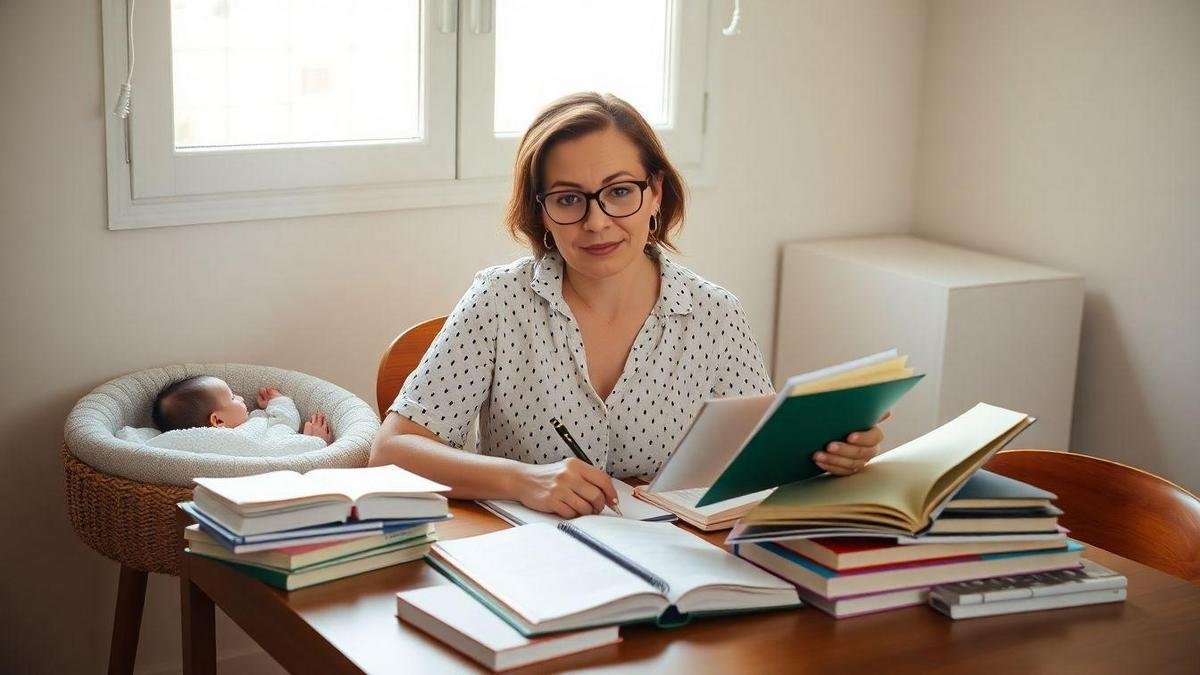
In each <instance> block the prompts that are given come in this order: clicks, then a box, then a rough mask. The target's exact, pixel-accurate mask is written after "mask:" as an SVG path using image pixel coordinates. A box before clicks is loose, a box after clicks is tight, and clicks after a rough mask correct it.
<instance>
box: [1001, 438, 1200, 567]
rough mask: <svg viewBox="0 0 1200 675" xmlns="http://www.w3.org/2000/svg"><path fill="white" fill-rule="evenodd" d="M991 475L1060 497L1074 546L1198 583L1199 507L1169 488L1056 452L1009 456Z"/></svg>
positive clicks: (1129, 470) (1102, 462) (1156, 479)
mask: <svg viewBox="0 0 1200 675" xmlns="http://www.w3.org/2000/svg"><path fill="white" fill-rule="evenodd" d="M986 468H987V469H988V470H989V471H993V472H995V473H999V474H1003V475H1005V476H1008V477H1010V478H1016V479H1017V480H1021V481H1024V482H1026V483H1029V484H1031V485H1036V486H1038V487H1040V488H1042V489H1044V490H1049V491H1051V492H1053V493H1054V494H1056V495H1058V500H1057V501H1056V503H1057V504H1058V507H1059V508H1061V509H1062V510H1063V516H1062V517H1061V518H1060V519H1059V522H1060V523H1061V524H1062V525H1063V527H1066V528H1068V529H1069V530H1071V537H1072V538H1075V539H1079V540H1080V541H1083V542H1086V543H1089V544H1094V545H1096V546H1099V547H1100V548H1103V549H1105V550H1107V551H1111V552H1112V553H1116V554H1117V555H1120V556H1124V557H1126V558H1129V559H1131V560H1136V561H1137V562H1140V563H1142V564H1144V565H1149V566H1150V567H1153V568H1155V569H1158V570H1161V571H1163V572H1166V573H1168V574H1173V575H1175V576H1177V577H1183V578H1185V579H1187V580H1189V581H1191V582H1192V583H1200V499H1197V498H1196V496H1195V495H1193V494H1192V493H1190V492H1188V491H1187V490H1185V489H1183V488H1181V487H1179V486H1178V485H1176V484H1174V483H1172V482H1171V481H1169V480H1167V479H1165V478H1162V477H1160V476H1156V475H1154V474H1152V473H1147V472H1145V471H1142V470H1141V469H1135V468H1134V467H1131V466H1126V465H1124V464H1121V463H1119V462H1114V461H1111V460H1107V459H1101V458H1099V457H1091V456H1088V455H1080V454H1077V453H1073V452H1061V451H1055V450H1005V451H1003V452H1000V453H997V454H996V456H995V457H993V458H992V460H991V461H990V462H989V463H988V465H987V467H986ZM1085 555H1086V552H1085Z"/></svg>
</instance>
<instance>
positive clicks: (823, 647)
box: [180, 502, 1200, 675]
mask: <svg viewBox="0 0 1200 675" xmlns="http://www.w3.org/2000/svg"><path fill="white" fill-rule="evenodd" d="M451 504H452V508H451V510H452V512H453V513H454V516H455V517H454V520H452V521H449V522H446V523H439V524H438V526H437V529H438V534H439V536H440V537H441V538H442V539H453V538H457V537H464V536H470V535H473V534H482V533H484V532H490V531H493V530H498V529H501V528H503V527H506V525H505V523H503V521H501V520H499V519H497V518H496V517H494V516H492V515H491V514H489V513H488V512H486V511H484V510H483V509H481V508H479V507H478V506H476V505H474V504H472V503H464V502H451ZM725 534H726V533H725V532H720V533H715V534H712V535H706V536H707V537H708V538H709V539H710V540H711V541H715V542H718V543H719V542H720V540H721V539H723V538H724V536H725ZM1085 555H1086V556H1087V557H1088V558H1090V559H1092V560H1095V561H1096V562H1099V563H1100V564H1102V565H1105V566H1108V567H1111V568H1112V569H1115V570H1118V571H1120V572H1122V573H1124V574H1125V575H1126V576H1127V577H1128V578H1129V598H1128V600H1127V601H1126V602H1124V603H1120V604H1110V605H1095V606H1091V607H1077V608H1070V609H1059V610H1053V611H1045V612H1035V613H1029V614H1016V615H1009V616H997V617H988V618H980V619H969V620H961V621H952V620H950V619H948V618H946V617H944V616H942V615H941V614H938V613H936V612H934V611H933V610H932V609H929V608H928V607H910V608H907V609H901V610H895V611H891V612H884V613H882V614H874V615H868V616H862V617H857V618H852V619H843V620H841V621H835V620H834V619H833V618H831V617H829V616H827V615H825V614H823V613H822V612H820V611H818V610H816V609H813V608H811V607H806V608H802V609H798V610H787V611H780V612H766V613H762V614H748V615H741V616H735V617H721V618H705V619H698V620H696V621H694V622H693V623H691V624H689V625H688V626H685V627H683V628H677V629H670V630H661V629H657V628H653V627H650V626H646V625H639V626H629V627H625V628H622V629H621V635H622V637H623V638H624V641H623V642H621V643H620V644H617V645H610V646H608V647H603V648H600V649H596V650H593V651H589V652H583V653H580V654H574V655H571V656H567V657H563V658H561V659H557V660H554V661H549V662H546V663H544V664H536V665H532V666H529V667H528V668H526V669H522V670H521V671H512V672H558V671H563V670H572V671H593V672H598V671H607V672H614V673H615V672H619V673H637V672H646V673H651V672H653V673H711V672H718V673H731V672H738V673H760V672H761V673H766V672H771V673H778V672H809V671H811V672H821V671H825V672H837V673H847V672H872V673H875V674H876V675H882V674H883V673H888V674H889V675H890V674H891V673H897V672H922V673H940V672H947V673H949V672H968V671H969V672H971V673H972V674H973V675H974V674H976V673H1104V672H1112V673H1135V674H1137V675H1150V674H1151V673H1153V674H1155V675H1158V674H1160V673H1173V672H1177V673H1192V674H1195V673H1200V586H1195V585H1192V584H1189V583H1188V582H1186V581H1183V580H1181V579H1177V578H1175V577H1172V576H1169V575H1166V574H1163V573H1161V572H1158V571H1156V570H1153V569H1151V568H1149V567H1146V566H1144V565H1140V564H1138V563H1135V562H1133V561H1130V560H1127V559H1125V558H1122V557H1120V556H1117V555H1114V554H1111V553H1108V552H1107V551H1102V550H1100V549H1096V548H1089V549H1088V550H1087V551H1086V552H1085ZM441 583H449V582H448V581H446V580H445V578H443V577H442V576H441V575H439V574H438V573H437V572H435V571H434V570H433V568H431V567H429V565H427V564H426V563H424V562H422V561H416V562H411V563H405V564H402V565H397V566H395V567H391V568H388V569H383V570H378V571H375V572H370V573H368V574H362V575H359V576H356V577H351V578H348V579H342V580H339V581H335V582H330V583H327V584H323V585H320V586H313V587H310V588H306V589H302V590H299V591H294V592H292V593H285V592H283V591H280V590H277V589H274V588H271V587H269V586H267V585H265V584H262V583H260V582H258V581H255V580H254V579H252V578H250V577H249V576H246V575H243V574H241V573H239V572H236V571H234V570H233V569H231V568H229V567H227V566H225V565H222V564H221V563H219V562H216V561H213V560H210V559H207V558H201V557H197V556H190V555H185V556H184V564H183V573H182V575H181V577H180V592H181V596H182V603H181V609H182V615H183V616H182V618H183V657H184V673H197V674H208V673H214V672H215V670H216V668H215V661H216V649H215V646H216V645H215V636H214V605H215V606H218V607H220V608H221V609H222V610H223V611H224V612H225V613H226V614H227V615H228V616H229V617H230V618H231V619H233V620H234V621H235V622H237V624H238V625H239V626H241V627H242V629H243V630H245V631H246V633H247V634H249V635H250V636H251V637H252V638H254V639H255V640H256V641H257V642H258V644H259V645H261V646H262V647H263V649H265V650H266V651H267V652H268V653H269V654H270V655H271V656H272V657H274V658H275V659H276V660H277V661H278V662H279V663H280V664H282V665H283V666H284V667H285V668H287V669H288V670H289V671H290V672H293V673H360V672H367V673H451V672H472V671H475V670H477V667H476V666H475V664H474V662H472V661H470V660H468V659H467V658H465V657H462V656H460V655H459V654H458V653H457V652H455V651H453V650H452V649H450V648H448V647H445V646H443V645H442V644H441V643H438V642H436V641H434V640H433V639H431V638H428V637H426V636H425V635H424V634H423V633H421V632H420V631H418V630H416V629H415V628H412V627H411V626H408V625H407V624H404V623H401V622H400V620H399V619H397V618H396V616H395V614H396V599H395V594H396V592H397V591H401V590H405V589H410V588H419V587H422V586H429V585H433V584H441Z"/></svg>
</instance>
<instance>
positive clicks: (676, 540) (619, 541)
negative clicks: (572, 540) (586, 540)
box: [574, 516, 795, 611]
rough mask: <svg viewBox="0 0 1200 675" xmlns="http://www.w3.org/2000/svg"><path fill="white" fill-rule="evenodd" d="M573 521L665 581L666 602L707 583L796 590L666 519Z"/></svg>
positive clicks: (674, 600)
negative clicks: (658, 520)
mask: <svg viewBox="0 0 1200 675" xmlns="http://www.w3.org/2000/svg"><path fill="white" fill-rule="evenodd" d="M574 524H575V525H576V527H578V528H579V529H581V530H584V531H585V532H587V533H588V534H590V535H591V536H592V537H594V538H595V539H598V540H600V541H602V542H604V543H605V544H606V545H607V546H608V547H609V548H612V549H614V550H616V551H617V552H619V553H620V554H621V555H623V556H625V557H626V558H628V559H630V560H632V561H634V562H636V563H637V564H639V565H641V566H642V567H645V568H646V569H648V570H651V571H652V572H654V574H655V575H657V576H659V577H661V578H662V579H664V580H666V582H667V583H668V584H669V585H670V590H669V591H668V593H667V599H668V600H670V601H671V604H678V602H679V600H680V598H682V597H683V596H684V595H687V594H688V593H689V592H692V591H696V590H698V589H700V588H703V587H706V586H735V587H743V588H746V589H763V590H770V591H782V592H784V593H787V592H789V591H790V592H792V593H793V594H794V591H795V588H794V587H793V586H792V585H791V584H789V583H787V582H785V581H783V580H781V579H779V578H777V577H775V576H774V575H771V574H768V573H767V572H764V571H762V570H760V569H759V568H757V567H755V566H754V565H751V564H750V563H748V562H746V561H744V560H742V559H740V558H737V557H734V556H733V554H731V553H729V552H727V551H725V549H722V548H720V547H718V546H714V545H712V544H710V543H708V542H707V541H704V540H703V539H701V538H699V537H697V536H695V535H692V534H690V533H688V532H687V531H686V530H683V529H681V528H679V527H676V526H674V525H672V524H670V523H644V522H639V521H630V520H619V519H616V518H597V517H595V516H584V517H583V518H576V519H575V521H574ZM681 609H683V608H681ZM685 611H686V610H685Z"/></svg>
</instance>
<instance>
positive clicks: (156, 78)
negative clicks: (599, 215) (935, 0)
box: [102, 0, 709, 229]
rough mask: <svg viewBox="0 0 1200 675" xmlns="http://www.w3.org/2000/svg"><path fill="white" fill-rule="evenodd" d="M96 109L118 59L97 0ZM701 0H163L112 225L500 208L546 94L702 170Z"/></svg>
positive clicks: (115, 140)
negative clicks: (646, 134)
mask: <svg viewBox="0 0 1200 675" xmlns="http://www.w3.org/2000/svg"><path fill="white" fill-rule="evenodd" d="M102 7H103V18H104V31H105V32H104V52H105V74H106V92H107V94H108V96H109V100H108V103H109V109H110V110H111V109H112V108H113V106H114V105H115V103H116V99H117V93H118V91H119V89H120V85H121V83H122V82H123V81H124V80H125V76H126V71H127V68H128V63H129V58H128V53H129V47H130V45H129V40H128V34H129V30H128V21H129V15H128V14H127V11H128V6H127V4H126V0H104V2H103V6H102ZM708 9H709V7H708V3H707V2H702V1H699V0H695V1H692V0H687V1H685V0H337V1H332V0H172V2H169V3H167V2H142V3H138V4H137V5H136V9H135V11H134V15H133V17H132V19H133V21H132V26H133V31H132V35H133V47H134V49H135V51H134V54H135V60H134V65H135V70H134V76H133V95H132V104H131V114H130V115H129V117H128V118H127V119H122V118H119V117H116V116H109V117H108V124H107V140H108V148H109V150H108V172H109V225H110V227H111V228H114V229H115V228H126V227H145V226H153V225H172V224H186V223H200V222H221V221H233V220H247V219H259V218H271V217H287V216H298V215H315V214H328V213H346V212H354V211H371V210H387V209H397V208H407V207H427V206H439V205H447V204H462V203H482V202H495V201H499V200H502V199H504V198H505V197H506V196H507V194H508V189H509V185H508V180H509V174H510V172H511V163H512V158H513V155H514V154H515V150H516V145H517V142H518V140H519V137H520V134H521V133H522V132H523V130H524V129H525V127H526V126H527V125H528V123H529V122H530V121H531V120H532V118H533V115H534V114H535V113H536V112H537V110H538V109H540V108H541V107H542V106H544V105H545V104H546V103H548V102H550V101H551V100H553V99H555V98H557V97H559V96H561V95H563V94H566V93H570V92H573V91H579V90H584V89H593V90H599V91H611V92H613V93H615V94H617V95H619V96H622V97H623V98H626V99H627V100H629V101H630V102H631V103H633V104H634V105H635V106H636V107H637V108H638V109H639V110H640V111H641V112H642V113H643V114H644V115H645V116H646V117H647V119H649V120H650V121H651V123H652V124H654V125H655V127H656V129H657V130H658V131H659V133H660V135H661V137H662V138H663V141H664V143H665V144H666V145H667V148H668V151H669V152H670V153H671V156H672V158H673V159H674V160H675V161H676V162H677V163H678V164H679V165H680V166H681V168H683V169H684V170H685V172H689V173H692V174H695V173H696V172H697V171H699V170H700V169H701V168H702V167H703V166H706V165H707V163H705V162H702V160H703V159H704V157H705V153H704V132H705V129H704V114H705V106H706V102H707V93H706V92H707V89H708V87H707V61H708V59H707V42H708V35H707V33H708V16H707V12H708Z"/></svg>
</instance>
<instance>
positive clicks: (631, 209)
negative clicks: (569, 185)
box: [534, 180, 650, 225]
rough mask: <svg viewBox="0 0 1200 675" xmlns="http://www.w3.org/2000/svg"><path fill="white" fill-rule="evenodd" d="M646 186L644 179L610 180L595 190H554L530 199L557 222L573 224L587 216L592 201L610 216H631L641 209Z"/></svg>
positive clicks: (647, 184) (648, 182)
mask: <svg viewBox="0 0 1200 675" xmlns="http://www.w3.org/2000/svg"><path fill="white" fill-rule="evenodd" d="M649 186H650V181H648V180H626V181H621V182H619V183H610V184H608V185H605V186H604V187H602V188H600V189H599V190H596V191H595V192H584V191H583V190H555V191H554V192H545V193H542V194H539V195H537V196H536V197H535V198H534V199H536V200H537V203H538V204H540V205H541V207H542V208H543V209H545V211H546V215H547V216H550V220H553V221H554V222H555V223H558V224H559V225H574V224H576V223H581V222H583V221H584V220H585V219H587V217H588V209H589V208H590V207H591V204H592V200H593V199H594V200H596V204H597V205H599V206H600V210H601V211H603V212H605V213H607V214H608V215H609V216H610V217H612V218H624V217H626V216H632V215H633V214H635V213H637V212H638V210H639V209H641V208H642V196H643V195H644V194H645V192H646V188H647V187H649Z"/></svg>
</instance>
